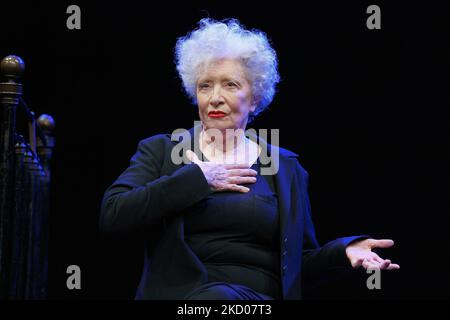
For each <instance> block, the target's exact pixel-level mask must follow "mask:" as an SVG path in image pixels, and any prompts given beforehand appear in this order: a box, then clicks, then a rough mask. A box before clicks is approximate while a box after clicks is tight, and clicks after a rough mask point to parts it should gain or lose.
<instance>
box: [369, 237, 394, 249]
mask: <svg viewBox="0 0 450 320" xmlns="http://www.w3.org/2000/svg"><path fill="white" fill-rule="evenodd" d="M393 245H394V241H393V240H391V239H382V240H373V241H372V248H390V247H392V246H393Z"/></svg>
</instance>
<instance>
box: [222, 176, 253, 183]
mask: <svg viewBox="0 0 450 320" xmlns="http://www.w3.org/2000/svg"><path fill="white" fill-rule="evenodd" d="M227 182H228V183H232V184H245V183H255V182H256V178H255V177H229V178H228V179H227Z"/></svg>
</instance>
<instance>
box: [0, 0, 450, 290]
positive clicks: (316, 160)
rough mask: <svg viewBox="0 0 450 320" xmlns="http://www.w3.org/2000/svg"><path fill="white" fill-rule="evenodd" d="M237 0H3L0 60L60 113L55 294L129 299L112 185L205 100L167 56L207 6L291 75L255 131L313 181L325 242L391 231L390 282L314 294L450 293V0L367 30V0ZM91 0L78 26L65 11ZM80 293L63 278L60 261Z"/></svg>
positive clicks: (43, 106) (350, 284)
mask: <svg viewBox="0 0 450 320" xmlns="http://www.w3.org/2000/svg"><path fill="white" fill-rule="evenodd" d="M243 3H244V2H243V1H240V2H238V3H236V2H220V3H219V2H217V3H215V4H211V3H207V2H192V3H190V4H180V3H176V2H171V1H164V2H161V3H158V4H148V3H145V2H143V1H142V2H138V1H118V2H116V3H114V2H106V1H105V2H94V1H91V2H89V3H87V2H79V1H74V2H64V1H60V3H59V4H56V3H52V4H48V3H47V4H43V3H38V2H33V3H32V2H31V1H30V2H29V3H27V2H24V1H15V2H14V3H13V2H12V1H9V2H8V3H2V6H1V9H0V30H1V45H0V56H2V57H3V56H6V55H8V54H16V55H19V56H21V57H22V58H23V59H24V60H25V62H26V67H27V69H26V74H25V75H24V77H23V83H24V90H25V94H24V97H25V99H26V100H27V101H28V104H29V105H30V107H31V108H32V109H34V110H35V111H36V113H37V114H41V113H49V114H51V115H52V116H53V117H54V118H55V121H56V126H57V129H56V137H57V147H56V150H55V154H54V159H53V160H54V162H53V170H54V173H53V202H52V211H51V226H50V228H51V234H50V297H51V298H55V299H60V298H63V299H72V298H75V299H78V298H82V299H96V298H132V297H133V295H134V289H135V286H136V282H137V281H138V279H139V275H140V271H141V264H140V263H141V257H142V252H141V248H139V246H135V245H134V244H135V239H133V238H132V237H129V238H124V237H121V238H119V239H109V238H108V239H105V238H102V237H101V236H100V235H99V233H98V224H97V221H98V215H99V206H100V201H101V197H102V194H103V192H104V191H105V189H106V188H107V187H108V186H109V185H110V184H111V183H112V182H113V180H114V179H115V178H116V177H117V176H118V175H119V174H120V173H121V172H122V171H123V170H124V169H125V168H126V167H127V165H128V161H129V159H130V157H131V156H132V155H133V154H134V152H135V150H136V146H137V143H138V141H139V140H140V139H143V138H145V137H148V136H151V135H154V134H157V133H170V132H172V131H173V130H174V129H176V128H190V127H192V125H193V121H194V120H196V119H198V116H197V112H196V107H195V106H192V105H191V104H190V103H189V101H188V99H187V98H186V97H185V95H184V94H183V91H182V89H181V82H180V80H179V79H178V78H177V74H176V71H175V67H174V63H173V48H174V45H175V42H176V39H177V37H180V36H183V35H185V34H186V33H187V32H188V31H190V30H192V29H193V28H194V27H196V23H197V21H198V20H200V19H201V18H203V17H207V16H210V17H212V18H215V19H223V18H228V17H235V18H238V19H239V20H240V21H241V22H242V23H243V24H244V25H245V26H247V27H249V28H258V29H261V30H263V31H265V32H266V33H267V34H268V36H269V37H270V39H271V40H272V43H273V46H274V48H275V49H276V51H277V53H278V57H279V70H280V73H281V77H282V81H281V83H280V85H279V87H278V93H277V95H276V97H275V99H274V101H273V103H272V105H271V107H270V111H268V112H267V113H265V114H262V115H261V117H260V118H259V119H257V120H256V122H255V124H254V127H255V128H278V129H280V142H281V145H282V146H283V147H285V148H288V149H290V150H292V151H294V152H296V153H298V154H299V155H300V158H299V159H300V162H301V163H302V164H303V166H304V167H305V168H306V169H307V170H308V172H309V173H310V177H311V181H310V182H311V184H310V197H311V202H312V209H313V218H314V222H315V224H316V229H317V235H318V238H319V241H320V242H321V243H324V242H326V241H328V240H331V239H334V238H336V237H340V236H344V235H353V234H361V233H368V234H370V235H372V236H373V237H375V238H392V239H394V240H395V241H396V244H395V247H394V248H391V249H389V250H385V251H383V252H382V253H381V254H382V255H383V256H384V257H389V258H391V259H392V260H393V261H395V262H398V263H399V264H401V270H400V271H398V272H395V273H383V275H382V290H379V291H375V292H374V291H369V290H367V289H366V288H365V279H366V275H364V274H363V272H360V273H356V274H355V275H354V276H352V277H350V278H346V279H345V280H340V281H338V282H337V283H334V284H330V285H328V286H325V287H322V288H319V289H318V290H316V291H314V292H311V295H310V297H311V298H323V297H326V298H339V299H342V298H369V299H383V298H389V299H394V298H400V299H404V298H449V293H448V292H449V291H448V289H447V288H448V285H449V281H448V279H447V278H448V276H447V271H448V270H449V265H450V264H449V258H448V244H449V233H448V228H449V218H448V213H449V205H448V199H449V192H448V191H449V187H448V163H449V144H448V138H449V135H448V133H447V129H448V126H449V109H448V108H449V99H448V91H447V90H448V85H449V82H448V75H449V71H450V68H449V67H450V63H449V62H450V61H449V60H450V50H449V42H448V38H449V35H450V34H449V21H448V14H447V12H448V10H446V9H447V8H445V7H443V6H442V5H438V4H431V3H430V2H427V4H425V3H424V4H422V5H420V6H419V5H417V6H413V5H412V4H411V3H398V2H397V4H396V5H394V4H379V5H380V7H381V19H382V29H381V30H368V29H367V28H366V19H367V17H368V15H367V14H366V8H367V6H368V5H370V4H376V3H369V2H367V3H364V2H362V3H361V4H359V5H357V4H343V3H342V2H339V4H332V3H330V4H326V3H324V2H320V3H317V4H315V5H312V4H309V5H306V4H301V5H296V6H295V7H294V6H292V5H290V4H288V3H286V4H282V3H281V2H280V1H276V2H274V3H272V4H269V3H267V4H265V3H262V2H254V3H249V2H245V5H244V4H243ZM70 4H78V5H79V6H80V7H81V14H82V16H81V20H82V21H81V23H82V29H81V30H68V29H67V28H66V19H67V16H68V15H67V14H66V8H67V6H68V5H70ZM71 264H75V265H79V266H80V267H81V270H82V289H81V290H78V291H76V290H75V291H69V290H68V289H67V288H66V285H65V283H66V277H67V275H66V268H67V266H69V265H71Z"/></svg>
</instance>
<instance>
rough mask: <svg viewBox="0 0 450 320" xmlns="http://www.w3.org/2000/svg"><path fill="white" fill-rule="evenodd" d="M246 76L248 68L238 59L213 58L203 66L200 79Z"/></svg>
mask: <svg viewBox="0 0 450 320" xmlns="http://www.w3.org/2000/svg"><path fill="white" fill-rule="evenodd" d="M227 77H228V78H244V79H245V78H246V69H245V67H244V65H243V64H242V62H241V61H239V60H238V59H230V58H227V59H219V60H213V61H211V62H210V63H208V64H207V65H205V66H204V67H203V68H202V71H201V72H200V74H199V77H198V78H199V79H205V78H227Z"/></svg>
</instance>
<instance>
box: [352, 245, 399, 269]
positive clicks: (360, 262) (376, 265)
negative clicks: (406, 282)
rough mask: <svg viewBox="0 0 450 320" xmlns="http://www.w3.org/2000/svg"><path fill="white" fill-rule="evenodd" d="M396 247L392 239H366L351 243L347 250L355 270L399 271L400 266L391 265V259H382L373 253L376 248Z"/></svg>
mask: <svg viewBox="0 0 450 320" xmlns="http://www.w3.org/2000/svg"><path fill="white" fill-rule="evenodd" d="M393 245H394V241H392V240H391V239H383V240H375V239H365V240H360V241H356V242H354V243H351V244H349V245H348V246H347V248H346V249H345V253H346V255H347V258H348V259H349V260H350V263H351V264H352V267H353V268H358V267H360V266H363V267H364V268H365V269H378V270H397V269H400V266H399V265H398V264H395V263H391V260H389V259H386V260H385V259H382V258H380V256H379V255H377V254H376V253H375V252H373V251H372V249H375V248H390V247H392V246H393Z"/></svg>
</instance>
